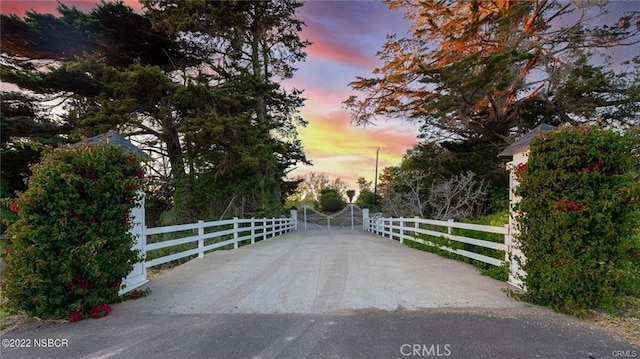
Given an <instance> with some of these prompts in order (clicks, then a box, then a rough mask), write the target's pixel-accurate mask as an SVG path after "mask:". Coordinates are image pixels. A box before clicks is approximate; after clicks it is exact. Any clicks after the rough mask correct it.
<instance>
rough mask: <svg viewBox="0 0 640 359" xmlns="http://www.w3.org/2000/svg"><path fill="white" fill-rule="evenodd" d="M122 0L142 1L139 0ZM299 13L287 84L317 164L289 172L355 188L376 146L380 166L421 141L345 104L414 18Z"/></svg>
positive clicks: (357, 11)
mask: <svg viewBox="0 0 640 359" xmlns="http://www.w3.org/2000/svg"><path fill="white" fill-rule="evenodd" d="M97 2H98V1H94V0H83V1H65V0H63V1H62V3H64V4H66V5H68V6H76V7H77V8H78V9H80V10H82V11H89V10H91V9H92V8H93V6H94V4H95V3H97ZM125 3H126V4H127V5H129V6H131V7H133V8H134V9H140V8H141V6H140V4H139V3H138V2H137V0H126V1H125ZM0 9H1V11H2V13H3V14H10V13H13V14H17V15H20V16H22V15H24V12H25V10H29V9H33V10H35V11H37V12H50V13H57V12H56V1H54V0H40V1H29V0H26V1H18V0H8V1H7V0H2V2H1V3H0ZM300 17H301V18H302V20H303V21H304V22H305V23H306V24H307V27H306V28H305V29H304V31H303V32H302V34H301V38H302V39H308V40H309V41H311V42H312V43H313V45H311V46H310V47H308V48H307V53H308V56H307V59H306V61H305V62H302V63H299V64H298V71H297V72H296V73H295V75H294V78H293V79H292V80H290V81H287V83H286V84H285V87H286V88H291V87H295V88H298V89H302V90H304V93H303V97H304V98H306V99H307V100H306V102H305V106H304V108H302V110H301V115H302V116H303V118H304V119H306V120H307V121H308V122H309V125H308V126H307V127H306V128H300V129H299V134H300V135H299V138H300V139H301V140H302V144H303V146H304V149H305V152H306V154H307V157H308V158H309V159H310V160H311V161H312V162H313V166H300V167H299V168H297V169H296V170H295V171H294V172H292V174H291V176H296V175H302V174H305V173H307V172H310V171H313V172H324V173H326V174H327V175H328V176H329V177H330V178H336V177H340V178H342V179H343V180H344V181H345V182H347V184H348V185H349V186H351V187H353V188H356V185H355V180H356V179H357V178H358V177H360V176H363V177H365V178H366V179H367V180H369V181H373V178H374V173H375V157H376V148H378V147H380V160H379V168H380V171H381V170H382V168H384V167H385V166H390V165H395V164H398V163H399V161H400V158H401V157H402V154H403V153H404V152H405V151H406V150H407V149H408V148H410V147H411V146H413V145H414V144H415V143H417V141H418V140H417V138H416V136H417V133H418V131H417V127H416V126H412V125H411V124H409V123H402V122H400V121H397V120H395V121H384V120H382V121H379V122H378V123H377V126H367V127H366V128H363V127H356V126H354V125H351V124H350V118H349V111H347V110H345V109H344V108H343V106H342V104H341V103H342V101H344V100H346V99H347V97H349V96H350V95H351V94H352V92H351V90H350V88H349V86H348V84H349V82H351V81H353V80H354V79H355V77H356V76H370V75H371V71H372V70H373V69H374V68H375V67H377V66H379V65H381V62H379V60H378V59H377V57H376V56H375V54H376V51H378V49H380V47H381V46H382V44H383V43H384V41H385V36H386V34H391V33H398V35H404V34H405V33H406V32H407V31H408V29H409V26H410V24H409V23H408V22H407V21H406V20H404V19H403V14H402V13H401V12H398V11H391V10H389V9H388V8H387V7H386V6H385V5H383V4H381V3H379V2H374V1H319V0H316V1H313V0H312V1H308V2H306V3H305V5H304V6H303V7H302V8H301V10H300Z"/></svg>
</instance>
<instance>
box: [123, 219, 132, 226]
mask: <svg viewBox="0 0 640 359" xmlns="http://www.w3.org/2000/svg"><path fill="white" fill-rule="evenodd" d="M122 224H124V225H125V226H128V225H130V224H131V220H130V219H129V217H123V218H122Z"/></svg>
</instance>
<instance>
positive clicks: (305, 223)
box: [298, 203, 367, 231]
mask: <svg viewBox="0 0 640 359" xmlns="http://www.w3.org/2000/svg"><path fill="white" fill-rule="evenodd" d="M365 212H367V211H366V209H365V210H363V209H362V208H360V207H358V206H356V205H355V204H353V203H350V204H348V205H347V206H346V207H345V208H343V209H342V210H340V211H339V212H337V213H334V214H324V213H320V212H318V211H316V210H315V209H313V208H309V207H303V210H302V216H298V220H299V221H300V224H299V226H298V229H304V230H305V231H307V230H314V229H316V230H318V229H320V230H329V231H330V230H338V229H356V228H358V229H359V228H362V224H363V221H362V219H363V216H364V215H365Z"/></svg>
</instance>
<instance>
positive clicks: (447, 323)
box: [0, 232, 640, 359]
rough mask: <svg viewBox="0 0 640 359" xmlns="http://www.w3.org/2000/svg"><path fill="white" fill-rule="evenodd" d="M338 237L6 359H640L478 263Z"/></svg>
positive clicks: (185, 284)
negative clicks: (517, 291) (518, 295)
mask: <svg viewBox="0 0 640 359" xmlns="http://www.w3.org/2000/svg"><path fill="white" fill-rule="evenodd" d="M334 234H336V233H327V232H307V233H304V232H303V233H300V232H298V233H297V234H290V235H285V236H282V237H279V238H278V239H276V240H269V241H266V242H263V243H258V244H256V245H254V246H249V247H243V248H241V249H239V250H238V251H227V252H217V253H213V254H210V255H208V256H207V257H205V258H204V259H200V260H193V261H191V262H189V263H187V264H185V265H182V266H180V267H177V268H175V269H173V270H171V271H169V272H167V273H165V274H163V275H162V276H160V277H158V278H155V279H153V280H152V281H151V282H150V283H149V287H150V288H151V290H152V294H151V295H150V296H149V297H147V298H142V299H138V300H135V301H128V302H125V303H121V304H117V305H114V306H113V307H114V311H113V312H112V313H111V314H110V315H109V316H108V317H105V318H101V319H91V320H83V321H81V322H78V323H54V322H31V323H29V324H27V325H23V326H22V327H20V328H18V329H15V330H13V331H10V332H7V333H4V334H3V336H2V346H3V347H2V348H0V350H1V352H0V353H1V357H2V359H4V358H297V359H298V358H428V357H448V358H585V359H589V358H590V357H591V358H634V357H640V348H638V347H634V346H632V345H631V344H630V343H628V342H626V341H624V340H623V339H621V338H618V337H616V336H614V335H613V334H611V333H609V332H607V331H605V330H603V329H600V328H593V327H591V325H590V324H589V323H588V322H583V321H580V320H577V319H575V318H572V317H568V316H564V315H560V314H556V313H553V312H551V311H549V310H547V309H545V308H540V307H537V306H531V305H527V304H525V303H520V302H517V301H514V300H512V299H511V298H509V297H508V296H506V294H505V293H504V292H503V291H502V288H504V287H505V285H504V284H503V283H500V282H498V281H495V280H492V279H490V278H487V277H484V276H481V275H479V274H477V273H476V272H475V269H474V268H473V267H471V266H469V265H467V264H464V263H460V262H456V261H453V260H448V259H443V258H440V257H437V256H434V255H431V254H429V253H424V252H420V251H416V250H412V249H409V248H406V247H404V246H402V245H400V244H399V243H397V242H394V241H391V240H388V239H383V238H380V237H376V236H373V235H370V234H366V233H362V232H341V233H338V235H337V236H336V235H334ZM43 339H44V340H43ZM17 346H21V347H17ZM25 346H28V347H25Z"/></svg>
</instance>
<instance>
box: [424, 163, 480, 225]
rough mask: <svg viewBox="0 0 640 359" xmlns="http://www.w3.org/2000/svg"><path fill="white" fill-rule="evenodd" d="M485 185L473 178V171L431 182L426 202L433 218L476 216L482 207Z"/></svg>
mask: <svg viewBox="0 0 640 359" xmlns="http://www.w3.org/2000/svg"><path fill="white" fill-rule="evenodd" d="M485 195H486V185H485V184H484V183H483V182H482V181H480V182H478V181H476V180H475V174H474V173H473V172H467V173H466V174H462V175H458V176H454V177H451V178H450V179H448V180H446V181H443V182H441V183H438V184H435V183H434V184H433V185H432V186H431V190H430V191H429V199H428V203H429V206H431V210H432V211H431V217H432V218H434V219H440V220H442V219H457V220H462V219H467V218H471V217H476V216H477V215H478V213H479V211H480V210H481V209H482V205H483V204H484V200H485Z"/></svg>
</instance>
